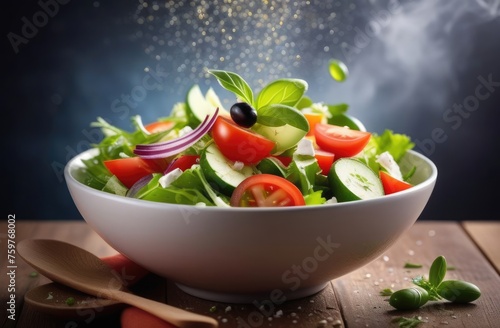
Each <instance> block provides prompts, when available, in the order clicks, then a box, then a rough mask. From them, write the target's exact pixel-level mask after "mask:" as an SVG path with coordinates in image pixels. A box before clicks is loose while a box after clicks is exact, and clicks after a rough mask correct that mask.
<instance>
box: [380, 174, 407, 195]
mask: <svg viewBox="0 0 500 328" xmlns="http://www.w3.org/2000/svg"><path fill="white" fill-rule="evenodd" d="M379 176H380V180H381V181H382V186H383V187H384V193H385V194H386V195H389V194H393V193H395V192H398V191H402V190H406V189H409V188H411V187H412V185H411V184H409V183H408V182H405V181H402V180H399V179H397V178H395V177H393V176H392V175H390V174H389V173H387V172H385V171H379Z"/></svg>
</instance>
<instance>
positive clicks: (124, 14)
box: [0, 0, 500, 220]
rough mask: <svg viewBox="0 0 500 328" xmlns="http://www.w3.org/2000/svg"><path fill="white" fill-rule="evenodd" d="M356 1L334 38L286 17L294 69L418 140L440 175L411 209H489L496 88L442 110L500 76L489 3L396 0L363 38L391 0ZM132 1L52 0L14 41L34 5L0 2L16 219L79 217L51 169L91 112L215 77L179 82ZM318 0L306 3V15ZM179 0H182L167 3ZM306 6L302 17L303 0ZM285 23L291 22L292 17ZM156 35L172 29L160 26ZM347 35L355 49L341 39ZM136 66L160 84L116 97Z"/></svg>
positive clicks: (118, 110)
mask: <svg viewBox="0 0 500 328" xmlns="http://www.w3.org/2000/svg"><path fill="white" fill-rule="evenodd" d="M356 3H357V7H356V8H350V10H349V11H348V10H346V9H345V8H339V9H338V10H339V15H338V16H337V17H338V21H339V22H340V23H335V28H336V30H335V31H336V32H335V36H332V37H331V38H330V37H329V36H328V33H323V34H321V33H322V32H321V33H320V32H318V31H319V29H318V27H315V28H313V29H307V28H302V29H301V31H302V32H301V33H298V32H297V31H298V30H296V29H295V30H293V31H294V32H293V33H294V35H293V36H292V37H293V38H294V40H293V42H295V45H296V46H295V48H294V51H297V52H298V53H300V55H301V57H302V59H301V60H302V61H301V62H300V64H299V65H296V66H294V67H290V71H291V72H293V77H297V78H303V79H306V80H307V81H308V82H309V94H310V95H311V96H314V97H315V99H318V101H319V100H325V101H327V102H332V103H333V102H341V101H345V102H347V103H349V104H350V105H351V109H350V111H351V113H352V114H353V115H355V116H357V117H358V118H360V119H361V120H362V121H363V122H364V123H365V125H366V126H367V128H368V129H369V130H371V131H374V132H379V133H380V132H382V131H383V129H385V128H390V129H392V130H394V131H397V132H401V133H406V134H408V135H410V136H411V137H412V138H413V139H414V140H416V141H418V143H419V145H420V146H417V150H419V151H421V152H423V153H424V154H426V155H428V156H429V157H430V158H431V159H432V160H433V161H434V162H435V163H436V165H437V167H438V169H439V177H438V183H437V185H436V188H435V191H434V193H433V195H432V198H431V200H430V201H429V204H428V206H427V208H426V209H425V210H424V212H423V213H422V216H421V219H458V220H476V219H486V220H498V219H499V218H500V209H499V206H498V196H500V193H499V192H498V189H497V188H498V186H499V185H500V179H499V176H500V174H499V171H500V168H499V159H500V156H499V152H500V146H499V141H500V138H499V131H500V129H499V128H498V124H499V119H500V115H499V110H500V107H499V104H500V87H495V88H494V90H493V91H492V92H490V95H489V97H488V98H487V99H485V100H481V101H480V102H479V103H478V105H477V108H476V109H475V111H473V112H470V113H468V114H467V116H466V117H465V116H464V117H461V118H460V120H459V121H458V116H457V115H456V114H453V116H449V115H448V116H446V113H451V112H449V111H450V110H451V109H452V108H453V106H454V105H455V104H457V105H461V104H464V101H466V100H465V99H467V97H473V96H474V94H475V90H476V88H477V87H478V85H480V82H479V80H478V78H479V77H483V78H485V79H488V77H490V79H491V80H493V81H495V82H500V63H499V59H500V42H499V40H500V39H499V33H500V18H499V14H498V12H497V11H498V10H499V6H498V5H496V4H495V2H490V5H491V8H489V9H488V8H486V9H484V8H481V7H480V6H478V4H479V3H480V1H479V0H477V1H476V0H470V1H464V3H468V7H467V8H465V9H464V8H458V9H456V8H455V9H456V10H450V8H437V9H438V10H436V8H432V6H434V5H429V3H430V2H429V1H421V2H418V1H407V2H405V3H401V6H403V4H404V5H405V7H404V11H403V14H402V15H399V16H397V17H396V16H394V17H393V19H392V21H391V24H389V25H388V26H387V27H385V29H382V30H381V31H379V32H378V33H377V34H376V35H375V36H368V38H367V39H364V40H363V37H364V36H363V35H362V34H363V33H364V34H367V33H368V32H370V30H369V28H370V27H369V26H370V25H369V23H370V21H372V22H373V21H376V19H377V18H380V19H381V17H378V16H377V13H380V10H384V9H387V8H388V7H387V6H388V5H390V3H389V4H388V3H387V2H381V3H377V2H373V3H372V4H368V2H356ZM481 3H482V4H483V5H484V2H481ZM138 4H139V2H136V1H106V2H104V1H102V2H97V1H96V2H92V1H69V2H68V3H66V4H60V5H59V8H58V12H57V14H55V15H54V17H51V18H50V19H49V20H48V21H47V23H46V24H43V26H42V27H40V28H39V29H38V31H37V33H36V35H34V36H33V37H31V38H28V42H27V43H26V44H20V45H19V49H18V50H19V51H18V53H15V51H14V48H13V46H12V44H11V42H10V41H9V39H8V35H9V33H16V34H18V35H21V34H22V30H21V29H22V26H23V20H22V17H27V18H28V19H29V20H31V18H32V17H33V15H34V14H36V13H37V12H38V11H40V10H41V7H40V4H39V3H38V2H36V1H23V3H22V4H20V3H18V4H15V5H14V4H8V5H7V4H4V6H7V7H8V6H10V8H7V9H4V10H2V24H3V34H2V45H3V46H4V47H3V50H2V53H3V56H2V58H3V59H2V62H3V68H2V80H3V82H2V92H1V98H0V100H1V106H2V108H3V110H2V115H3V119H2V123H3V124H2V128H1V131H2V143H3V147H2V151H3V154H2V159H3V160H2V174H3V176H4V182H3V184H2V185H3V188H4V189H5V190H4V193H3V194H4V195H7V201H6V202H5V201H4V202H3V204H6V205H4V206H5V211H6V213H5V215H4V217H6V214H7V213H15V214H16V218H18V219H81V216H80V215H79V213H78V212H77V210H76V208H75V206H74V204H73V202H72V200H71V198H70V195H69V193H68V190H67V188H66V185H65V182H64V179H63V177H62V169H63V167H64V165H65V164H66V162H67V161H68V159H70V158H71V157H72V156H74V155H76V154H77V153H79V152H81V151H83V150H85V149H87V148H88V147H89V145H90V143H92V142H95V141H97V140H98V139H99V137H100V135H99V134H98V132H97V131H96V130H95V129H92V128H90V122H91V121H93V120H95V118H96V117H97V116H103V117H105V118H106V119H108V120H109V121H111V122H112V123H114V124H117V125H119V126H121V127H123V128H130V124H129V121H128V117H129V116H131V115H135V114H140V115H141V116H143V119H144V121H150V120H153V119H155V118H156V117H159V116H162V115H166V114H168V113H169V111H170V109H171V107H172V105H173V104H174V103H175V102H177V101H183V99H184V95H185V93H186V92H187V90H188V88H189V87H190V85H191V83H193V82H199V83H201V84H202V85H203V87H204V88H206V87H207V85H208V83H211V84H212V85H213V86H214V87H216V88H217V86H216V83H215V81H214V80H203V79H199V77H198V78H197V79H195V81H193V80H191V81H190V80H189V79H188V78H187V77H189V75H188V74H187V73H186V69H185V67H184V68H183V69H184V71H183V70H181V69H179V67H181V66H182V65H183V64H184V65H185V63H186V58H184V57H183V56H184V55H183V53H182V51H179V48H180V47H181V45H179V47H178V48H177V47H176V45H173V46H172V45H171V46H169V47H166V46H165V47H164V49H162V51H163V53H162V55H163V57H162V59H160V60H157V59H155V58H154V54H152V53H151V52H148V51H145V49H147V46H148V42H151V39H150V36H148V34H147V33H144V28H145V27H144V26H142V27H141V26H139V24H137V12H138V9H137V8H138ZM436 6H437V5H436ZM344 7H345V6H344ZM456 7H460V6H456ZM320 9H321V8H320ZM320 9H316V10H315V11H314V10H313V11H314V15H316V16H315V17H316V18H314V19H317V17H318V15H320V14H321V11H322V10H320ZM183 10H184V11H185V12H189V10H192V8H190V7H187V8H184V9H183V8H179V10H178V11H179V12H182V11H183ZM311 10H312V9H311ZM460 10H461V11H460ZM303 13H304V17H306V16H307V15H306V14H307V12H306V11H305V10H303ZM341 13H342V14H341ZM429 13H433V14H432V15H435V16H432V15H430V16H431V17H429ZM326 14H327V13H325V15H326ZM382 18H383V17H382ZM254 19H257V18H255V17H254ZM342 20H344V21H342ZM215 21H216V20H215ZM302 23H303V22H302ZM294 24H297V25H294V26H299V25H300V24H301V20H300V19H299V20H297V21H296V22H294ZM332 24H333V23H332ZM398 24H399V25H400V26H399V25H398ZM150 26H153V25H150ZM353 27H354V28H353ZM355 27H357V28H355ZM367 28H368V30H367ZM141 29H142V30H141ZM138 31H142V32H141V33H139V34H138ZM359 31H362V32H359ZM398 31H399V34H398ZM146 32H147V31H146ZM318 35H321V37H318ZM163 36H164V37H165V39H166V40H169V36H168V30H167V32H165V31H163ZM186 38H188V36H186ZM172 39H173V38H172ZM366 41H367V42H366ZM356 42H357V49H358V51H357V52H351V53H349V52H346V49H349V46H353V45H355V44H356ZM363 42H365V43H363ZM186 44H188V45H189V42H188V41H187V40H186ZM186 44H184V45H182V46H184V47H185V46H186ZM325 45H327V48H328V51H327V50H325V49H326V48H325ZM361 45H362V46H361ZM235 49H236V48H233V49H232V50H231V52H230V53H229V55H232V57H231V56H230V57H231V58H235V57H237V56H235V53H234V52H235ZM184 51H185V50H184ZM196 51H198V53H199V54H201V55H204V56H207V59H206V61H205V62H207V63H208V64H209V65H211V66H212V67H218V68H220V69H225V68H227V67H225V66H224V64H223V63H221V62H220V61H218V60H217V59H218V58H211V59H208V54H207V51H203V50H199V48H198V50H196ZM236 51H238V50H237V49H236ZM239 51H244V49H241V50H239ZM194 52H195V50H194V48H193V53H194ZM236 55H237V53H236ZM331 57H336V58H339V59H341V60H344V61H345V62H347V64H348V66H349V68H350V70H351V76H350V78H349V79H348V80H347V81H346V82H345V83H343V84H335V83H334V82H332V80H331V78H330V77H329V76H328V73H327V70H326V68H325V67H326V63H327V61H328V59H329V58H331ZM279 60H280V59H279V56H275V57H274V58H273V61H274V62H275V63H276V62H279ZM191 63H192V64H193V65H194V63H195V62H194V61H191ZM228 65H229V64H228ZM145 67H150V68H151V69H155V68H160V70H161V72H162V74H163V75H162V81H161V82H162V86H161V90H156V89H155V90H150V91H148V92H147V94H146V95H143V96H144V97H142V98H140V101H137V102H135V103H134V104H133V105H134V106H132V105H129V106H123V102H120V101H121V99H123V98H122V96H123V95H125V96H126V95H129V96H130V95H132V94H133V92H134V87H137V86H141V85H142V81H143V78H144V77H145V76H146V75H147V74H148V73H147V72H145V71H144V68H145ZM229 67H230V66H229ZM269 67H273V69H274V70H272V71H273V74H269V75H266V74H265V70H266V68H265V69H264V72H261V73H260V75H259V78H264V79H265V78H266V76H267V77H269V78H271V77H273V75H276V74H277V72H276V69H275V68H276V67H277V66H276V64H274V65H273V64H271V63H270V64H269ZM197 69H198V71H199V70H200V69H201V68H200V67H197ZM188 71H189V67H188ZM249 71H251V70H249ZM256 75H257V73H256ZM245 77H248V76H245ZM248 78H249V79H250V80H252V79H253V77H248ZM252 81H253V80H252ZM217 90H219V89H217ZM332 90H333V96H332ZM136 91H137V90H136ZM483 91H484V90H483ZM221 95H222V96H225V95H227V94H224V93H222V94H221ZM135 99H136V100H137V97H136V98H135ZM469 100H470V98H469ZM118 103H119V104H121V105H122V107H119V106H117V104H118ZM113 104H114V105H113ZM125 117H126V118H125ZM436 129H440V131H442V133H444V135H445V137H443V138H446V140H444V141H442V142H441V141H440V142H439V143H438V142H433V146H432V147H431V146H430V143H429V141H428V140H429V138H431V137H432V133H433V132H432V131H433V130H436ZM424 140H427V141H424ZM423 144H425V145H426V146H425V147H424V146H422V145H423Z"/></svg>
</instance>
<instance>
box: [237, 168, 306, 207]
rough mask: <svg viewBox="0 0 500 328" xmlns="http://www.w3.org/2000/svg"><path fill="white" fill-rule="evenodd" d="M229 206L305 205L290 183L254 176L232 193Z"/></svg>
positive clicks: (268, 177)
mask: <svg viewBox="0 0 500 328" xmlns="http://www.w3.org/2000/svg"><path fill="white" fill-rule="evenodd" d="M230 204H231V206H236V207H281V206H299V205H305V201H304V197H303V196H302V193H301V192H300V190H299V189H298V188H297V187H296V186H295V185H294V184H293V183H291V182H290V181H288V180H287V179H284V178H282V177H279V176H276V175H272V174H256V175H252V176H250V177H248V178H246V179H245V180H243V181H242V182H241V183H240V184H239V185H238V186H237V187H236V189H235V190H234V191H233V194H232V196H231V200H230Z"/></svg>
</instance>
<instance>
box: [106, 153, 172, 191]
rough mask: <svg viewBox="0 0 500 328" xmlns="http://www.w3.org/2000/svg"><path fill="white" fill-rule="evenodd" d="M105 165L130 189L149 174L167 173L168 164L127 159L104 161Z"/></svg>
mask: <svg viewBox="0 0 500 328" xmlns="http://www.w3.org/2000/svg"><path fill="white" fill-rule="evenodd" d="M104 165H105V166H106V168H107V169H108V170H109V172H111V174H113V175H116V177H117V178H118V180H120V182H121V183H123V184H124V185H125V187H127V188H130V187H132V186H133V185H134V183H136V182H137V181H138V180H139V179H140V178H142V177H144V176H146V175H148V174H151V173H162V172H163V171H165V169H166V168H167V166H168V162H167V161H166V160H165V159H144V158H140V157H127V158H118V159H111V160H107V161H104Z"/></svg>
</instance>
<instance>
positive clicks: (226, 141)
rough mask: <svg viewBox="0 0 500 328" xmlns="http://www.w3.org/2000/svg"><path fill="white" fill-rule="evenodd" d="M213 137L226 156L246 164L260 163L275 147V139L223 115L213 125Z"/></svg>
mask: <svg viewBox="0 0 500 328" xmlns="http://www.w3.org/2000/svg"><path fill="white" fill-rule="evenodd" d="M212 138H213V139H214V141H215V143H216V144H217V147H218V148H219V149H220V151H221V153H222V154H223V155H224V156H225V157H226V158H228V159H230V160H232V161H238V162H243V163H245V164H256V163H258V162H259V161H261V160H262V159H263V158H264V157H267V156H269V154H270V152H271V150H272V149H273V148H274V142H273V141H271V140H269V139H266V138H264V137H263V136H261V135H260V134H257V133H255V132H253V131H251V130H249V129H245V128H241V127H239V126H237V125H236V124H235V123H233V122H231V121H230V120H228V119H227V118H224V117H221V116H219V117H217V120H216V121H215V123H214V126H213V127H212Z"/></svg>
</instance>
